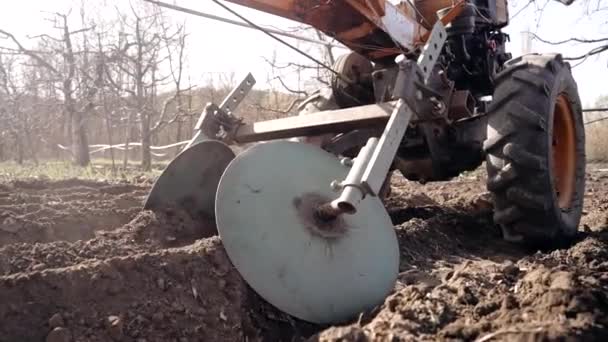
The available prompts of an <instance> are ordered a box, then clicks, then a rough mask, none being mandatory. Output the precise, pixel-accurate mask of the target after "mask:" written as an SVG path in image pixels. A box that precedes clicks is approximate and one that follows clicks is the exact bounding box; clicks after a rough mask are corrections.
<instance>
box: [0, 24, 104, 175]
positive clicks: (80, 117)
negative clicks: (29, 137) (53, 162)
mask: <svg viewBox="0 0 608 342" xmlns="http://www.w3.org/2000/svg"><path fill="white" fill-rule="evenodd" d="M52 22H53V27H54V28H55V29H56V30H57V31H58V35H57V36H58V37H59V38H57V37H53V36H50V35H48V34H41V35H39V36H36V37H33V38H37V39H38V40H39V45H40V46H41V47H43V48H44V50H41V51H35V50H32V49H28V48H26V47H25V46H24V45H23V44H22V43H21V42H20V41H19V40H18V39H17V38H16V37H15V36H14V35H13V34H11V33H9V32H7V31H5V30H0V35H2V36H4V37H5V38H8V39H9V40H10V41H12V43H13V45H14V48H8V49H7V48H5V50H12V51H16V52H18V53H20V54H22V55H24V56H27V57H29V58H30V59H31V60H32V62H33V63H34V65H36V66H38V67H41V68H44V69H46V71H47V72H48V73H49V76H50V80H52V84H53V86H56V87H58V88H59V90H60V92H61V95H62V100H63V111H64V117H65V119H66V122H67V123H68V126H67V127H68V131H69V134H68V136H67V138H68V140H69V141H70V143H71V152H72V157H73V161H74V162H75V163H76V164H77V165H80V166H86V165H88V164H89V163H90V156H89V146H88V137H87V129H86V124H85V118H86V114H87V113H88V111H89V108H90V102H88V101H87V102H86V103H85V104H84V105H83V106H82V107H81V106H79V103H80V101H79V100H78V97H79V95H80V94H79V93H80V92H81V91H86V92H89V93H88V94H87V95H86V98H87V99H89V100H90V99H91V98H92V97H93V96H94V95H95V88H88V89H86V90H84V89H78V88H77V84H78V76H79V75H78V72H79V71H80V70H79V65H78V58H77V54H81V53H83V52H82V51H75V48H74V42H73V39H74V36H75V35H77V34H80V33H83V32H85V31H88V30H90V28H82V29H78V30H75V31H72V30H71V29H70V26H69V24H68V15H67V14H62V13H55V14H54V16H53V18H52ZM53 55H58V56H61V58H59V59H56V58H55V59H54V58H51V57H50V56H53Z"/></svg>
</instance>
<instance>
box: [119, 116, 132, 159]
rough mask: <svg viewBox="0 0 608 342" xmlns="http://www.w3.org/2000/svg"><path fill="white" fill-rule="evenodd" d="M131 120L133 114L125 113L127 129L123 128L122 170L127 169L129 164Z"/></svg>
mask: <svg viewBox="0 0 608 342" xmlns="http://www.w3.org/2000/svg"><path fill="white" fill-rule="evenodd" d="M132 120H133V113H131V111H129V112H128V113H127V127H125V149H124V155H123V160H122V167H123V169H124V170H126V169H127V166H128V164H129V143H130V142H131V121H132Z"/></svg>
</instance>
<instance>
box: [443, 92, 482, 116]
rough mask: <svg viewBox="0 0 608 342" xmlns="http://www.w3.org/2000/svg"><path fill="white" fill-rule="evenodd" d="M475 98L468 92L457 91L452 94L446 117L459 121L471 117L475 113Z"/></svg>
mask: <svg viewBox="0 0 608 342" xmlns="http://www.w3.org/2000/svg"><path fill="white" fill-rule="evenodd" d="M475 102H476V101H475V98H474V97H473V95H472V94H471V92H470V91H468V90H457V91H455V92H454V93H453V94H452V99H451V102H450V107H449V109H448V117H449V118H450V119H452V120H460V119H464V118H468V117H471V116H473V114H474V111H475Z"/></svg>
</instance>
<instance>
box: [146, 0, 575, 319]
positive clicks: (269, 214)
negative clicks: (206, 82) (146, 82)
mask: <svg viewBox="0 0 608 342" xmlns="http://www.w3.org/2000/svg"><path fill="white" fill-rule="evenodd" d="M214 1H215V2H217V3H220V1H216V0H214ZM227 1H229V2H232V3H236V4H239V5H244V6H247V7H249V8H253V9H257V10H261V11H264V12H267V13H271V14H274V15H278V16H281V17H284V18H288V19H291V20H295V21H298V22H301V23H304V24H308V25H310V26H312V27H314V28H316V29H317V30H320V31H322V32H324V33H325V34H327V35H328V36H330V37H332V38H334V39H336V40H337V41H339V42H340V43H341V44H343V45H345V46H346V47H348V48H349V49H350V50H351V52H350V53H348V54H346V55H344V56H341V57H340V58H339V59H338V60H337V61H336V63H335V64H334V65H333V66H332V67H331V69H332V70H333V73H334V75H333V78H332V80H331V82H330V84H331V86H329V87H328V88H327V89H321V90H319V91H318V92H316V93H314V94H313V95H312V96H311V97H310V98H308V99H307V100H305V101H304V102H303V103H302V104H301V106H300V109H301V110H300V115H296V116H288V117H284V118H280V119H276V120H269V121H262V122H253V123H248V122H244V121H243V120H242V119H240V118H238V117H237V116H235V115H234V114H233V112H234V111H235V109H236V107H237V106H238V105H239V103H240V102H241V101H242V100H243V98H244V97H245V96H246V94H247V93H248V92H249V90H250V89H251V88H252V87H253V85H254V84H255V79H254V78H253V77H252V75H251V74H249V75H248V76H247V77H246V79H245V80H244V81H243V82H242V83H241V84H240V85H239V86H237V87H236V88H234V90H233V91H232V92H231V93H230V94H229V96H228V97H227V98H226V99H225V100H224V101H223V102H222V103H221V104H220V105H216V104H208V105H207V106H206V108H205V110H204V112H203V113H202V114H201V117H200V119H199V121H198V123H197V125H196V130H195V134H194V137H193V138H192V140H191V141H190V143H189V144H188V145H187V146H186V148H185V149H184V150H183V151H182V152H180V154H178V156H176V158H175V159H174V160H173V161H172V162H171V163H170V164H169V165H168V166H167V168H166V169H165V171H164V172H163V174H162V175H161V176H160V177H159V179H158V180H157V182H156V183H155V185H154V187H153V189H152V190H151V192H150V194H149V197H148V198H147V201H146V203H145V206H144V208H145V209H148V210H153V211H162V210H165V209H166V208H169V207H178V208H181V209H183V210H185V211H186V212H187V213H188V214H189V215H191V216H192V217H193V218H195V219H196V220H201V221H206V222H214V224H215V228H216V229H217V232H218V233H219V235H220V237H221V240H222V243H223V245H224V247H225V250H226V252H227V254H228V257H229V258H230V260H231V262H232V263H233V264H234V266H235V267H236V269H237V270H238V271H239V273H240V274H241V275H242V277H243V279H244V280H245V281H246V282H247V283H248V284H249V285H250V287H251V288H252V289H253V290H254V291H255V292H256V293H258V294H259V295H260V296H261V297H262V298H264V299H265V300H266V301H268V302H269V303H270V304H272V305H273V306H275V307H276V308H278V309H279V310H282V311H283V312H285V313H287V314H289V315H291V316H294V317H296V318H299V319H302V320H305V321H309V322H314V323H319V324H331V323H339V322H344V321H346V320H349V319H351V318H353V317H356V316H357V314H359V313H361V312H363V311H365V310H368V309H370V308H373V307H374V306H376V305H378V304H381V303H382V302H383V300H384V299H385V297H386V296H387V295H388V294H389V293H390V292H391V291H392V289H393V288H394V285H395V282H396V280H397V277H398V269H399V255H400V252H399V246H398V241H397V237H396V233H395V231H394V227H393V224H392V222H391V219H390V217H389V215H388V213H387V211H386V209H385V207H384V204H383V203H384V202H383V196H385V195H386V193H388V189H390V186H389V181H390V175H391V174H392V173H393V172H394V171H396V170H398V171H399V172H400V173H401V174H402V175H403V177H405V178H406V179H408V180H410V181H418V182H432V181H445V180H449V179H452V178H454V177H456V176H458V175H460V174H461V173H462V172H464V171H466V170H474V169H476V168H478V167H479V166H480V165H481V164H482V163H483V162H484V161H485V163H486V168H487V189H488V191H489V192H490V193H491V194H492V196H493V204H494V216H493V217H494V221H495V222H496V223H497V224H498V225H500V227H501V229H502V234H503V236H504V238H505V239H507V240H509V241H513V242H518V243H525V244H535V245H536V244H543V245H551V244H555V243H557V242H563V241H567V240H568V239H571V238H572V237H574V236H575V234H576V232H577V229H578V225H579V222H580V218H581V214H582V206H583V195H584V187H585V137H584V128H583V121H582V119H583V117H582V108H581V102H580V99H579V94H578V90H577V85H576V83H575V81H574V79H573V76H572V74H571V70H570V65H569V64H568V63H567V62H565V61H564V58H562V56H561V55H559V54H529V55H524V56H521V57H517V58H512V56H511V54H509V53H507V52H506V50H505V44H506V42H507V41H508V38H509V37H508V35H507V34H505V33H503V32H501V29H502V28H504V27H505V26H506V25H507V24H508V21H509V18H508V13H507V3H506V0H413V1H407V2H398V1H397V3H396V1H388V0H227ZM564 1H565V0H564ZM565 3H566V4H567V5H569V3H568V2H565ZM224 6H225V5H224ZM253 143H255V144H253ZM244 144H247V147H246V148H245V149H244V150H242V151H240V152H239V153H238V155H236V154H235V152H234V150H235V149H233V148H231V147H229V146H230V145H233V146H238V145H244Z"/></svg>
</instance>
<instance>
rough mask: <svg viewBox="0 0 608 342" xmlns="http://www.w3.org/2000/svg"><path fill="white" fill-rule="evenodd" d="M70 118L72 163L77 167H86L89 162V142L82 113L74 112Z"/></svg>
mask: <svg viewBox="0 0 608 342" xmlns="http://www.w3.org/2000/svg"><path fill="white" fill-rule="evenodd" d="M72 118H73V120H72V153H74V162H75V163H76V165H79V166H87V165H89V163H90V162H91V157H90V155H89V140H88V138H87V130H86V127H85V125H84V120H83V117H82V113H80V112H75V113H74V114H72Z"/></svg>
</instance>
